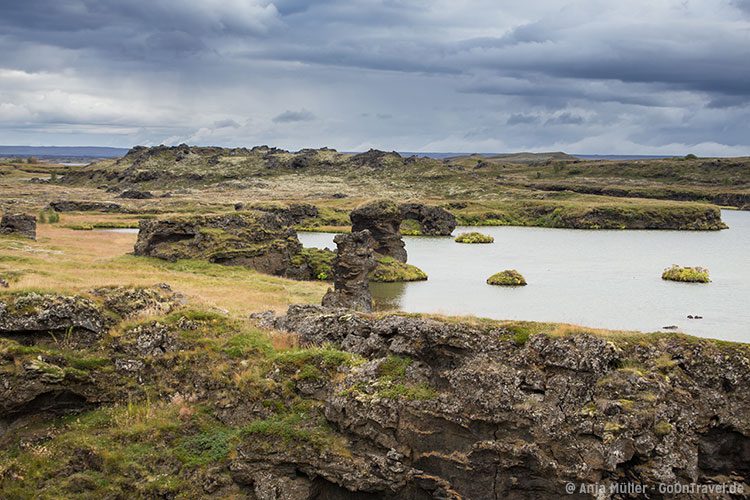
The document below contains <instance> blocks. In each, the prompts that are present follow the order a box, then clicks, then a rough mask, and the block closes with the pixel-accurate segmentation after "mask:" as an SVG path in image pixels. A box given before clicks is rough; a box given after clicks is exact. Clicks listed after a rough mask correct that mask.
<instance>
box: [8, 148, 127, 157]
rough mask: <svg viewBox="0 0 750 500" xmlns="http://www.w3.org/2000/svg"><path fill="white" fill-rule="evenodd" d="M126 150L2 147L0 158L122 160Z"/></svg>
mask: <svg viewBox="0 0 750 500" xmlns="http://www.w3.org/2000/svg"><path fill="white" fill-rule="evenodd" d="M127 152H128V150H127V149H124V148H106V147H96V146H0V157H6V158H7V157H25V156H35V157H38V158H120V157H122V156H125V155H126V154H127Z"/></svg>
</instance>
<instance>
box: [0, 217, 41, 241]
mask: <svg viewBox="0 0 750 500" xmlns="http://www.w3.org/2000/svg"><path fill="white" fill-rule="evenodd" d="M0 234H15V235H18V236H22V237H24V238H29V239H30V240H35V239H36V217H34V216H33V215H26V214H8V213H5V214H3V218H2V219H1V220H0Z"/></svg>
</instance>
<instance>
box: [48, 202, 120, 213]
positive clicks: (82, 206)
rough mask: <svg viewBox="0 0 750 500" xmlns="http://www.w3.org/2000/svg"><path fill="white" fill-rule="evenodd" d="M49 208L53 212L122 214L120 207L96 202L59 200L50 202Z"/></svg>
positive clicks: (114, 204)
mask: <svg viewBox="0 0 750 500" xmlns="http://www.w3.org/2000/svg"><path fill="white" fill-rule="evenodd" d="M49 208H50V209H52V210H54V211H55V212H124V211H125V210H123V208H122V205H118V204H117V203H104V202H98V201H70V200H61V201H53V202H50V204H49Z"/></svg>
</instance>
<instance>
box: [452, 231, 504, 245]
mask: <svg viewBox="0 0 750 500" xmlns="http://www.w3.org/2000/svg"><path fill="white" fill-rule="evenodd" d="M494 241H495V238H493V237H492V236H488V235H486V234H482V233H477V232H471V233H461V234H459V235H458V236H456V243H494Z"/></svg>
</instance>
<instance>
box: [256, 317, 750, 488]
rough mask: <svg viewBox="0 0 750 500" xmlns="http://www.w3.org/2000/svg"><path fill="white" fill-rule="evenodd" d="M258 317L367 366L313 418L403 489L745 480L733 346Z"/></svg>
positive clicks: (386, 320) (742, 373) (744, 402)
mask: <svg viewBox="0 0 750 500" xmlns="http://www.w3.org/2000/svg"><path fill="white" fill-rule="evenodd" d="M271 323H272V324H273V326H275V327H277V328H281V329H287V330H289V331H294V332H297V333H298V334H299V335H300V337H301V339H300V340H301V341H302V342H303V343H306V344H311V345H318V344H326V345H334V346H337V347H340V348H343V349H345V350H347V351H350V352H354V353H357V354H360V355H362V356H364V357H366V358H367V359H369V360H370V361H368V362H366V363H363V364H360V365H357V366H354V367H353V368H352V369H351V370H350V371H349V372H348V373H347V374H346V377H345V379H344V380H342V381H341V382H340V383H339V384H337V385H336V386H335V387H334V388H333V389H332V391H331V392H330V393H329V394H330V395H329V396H328V398H327V399H326V403H325V404H326V407H325V416H326V418H327V419H328V421H329V422H331V423H332V424H333V425H334V426H335V428H336V429H338V430H339V431H340V432H343V433H345V434H347V435H349V436H350V437H351V439H354V440H357V441H359V442H361V443H364V442H369V443H371V444H373V445H375V446H377V447H379V448H380V450H381V452H380V453H386V452H387V451H388V450H394V451H396V452H397V453H399V454H400V456H402V457H405V458H404V459H402V461H401V464H402V466H403V467H404V468H406V470H407V471H408V470H410V471H412V474H411V475H409V474H407V478H408V481H409V482H410V483H411V484H414V483H416V482H417V480H416V477H417V474H420V475H425V476H429V477H432V478H434V479H435V480H437V481H438V482H439V484H442V485H443V486H442V488H443V489H442V493H443V494H446V493H445V492H449V491H452V492H454V493H456V494H457V495H460V498H468V499H484V498H524V499H525V498H528V499H532V498H534V499H536V498H544V499H547V498H550V499H552V498H561V497H562V496H564V494H565V489H564V487H565V484H566V483H568V482H572V483H575V484H577V485H580V484H582V483H585V484H594V483H598V484H603V485H605V487H608V486H607V485H612V484H614V483H622V482H633V483H637V484H643V485H647V486H648V487H649V488H650V490H651V491H654V490H655V488H657V486H658V485H659V484H674V483H722V482H737V483H739V484H740V485H742V484H744V485H745V486H744V487H745V488H747V487H748V483H749V482H750V353H748V351H747V348H746V347H745V346H742V345H739V344H736V345H724V344H719V343H715V342H712V341H710V340H701V339H694V338H685V337H681V336H678V335H675V336H669V335H661V336H654V338H646V339H641V338H639V339H637V341H624V339H623V340H622V341H621V340H617V339H616V338H613V339H612V340H609V339H608V338H606V337H600V336H597V335H591V334H586V333H576V334H571V335H566V336H562V337H555V336H547V335H528V334H525V335H522V333H523V331H521V330H518V328H519V327H518V326H516V327H512V328H508V327H506V326H504V325H502V324H501V323H485V324H481V323H463V322H458V321H450V322H445V321H439V320H435V319H427V318H420V317H413V316H401V315H397V314H396V315H387V316H383V317H375V316H371V315H366V314H353V313H352V312H351V311H347V310H343V309H326V308H321V307H317V306H291V307H290V308H289V311H288V313H287V316H286V317H282V318H279V319H277V320H275V321H271ZM388 366H390V367H393V366H400V367H401V369H400V371H399V370H394V369H393V368H387V367H388ZM384 374H385V375H384ZM402 491H403V490H402ZM746 491H747V490H746ZM593 496H594V495H590V494H584V495H581V496H580V497H581V498H591V497H593ZM688 497H691V498H699V497H700V496H699V495H695V496H690V495H688Z"/></svg>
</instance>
